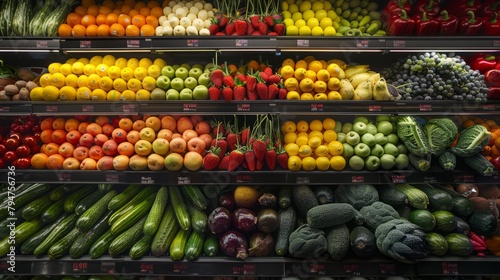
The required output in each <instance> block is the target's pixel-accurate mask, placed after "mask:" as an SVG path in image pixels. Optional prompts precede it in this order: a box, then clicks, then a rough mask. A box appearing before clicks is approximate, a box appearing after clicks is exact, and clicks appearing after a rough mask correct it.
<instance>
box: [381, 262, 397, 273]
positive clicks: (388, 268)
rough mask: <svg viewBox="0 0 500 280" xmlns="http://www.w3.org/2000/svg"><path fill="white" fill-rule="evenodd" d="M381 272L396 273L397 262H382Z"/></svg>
mask: <svg viewBox="0 0 500 280" xmlns="http://www.w3.org/2000/svg"><path fill="white" fill-rule="evenodd" d="M380 274H384V275H396V264H394V263H381V264H380Z"/></svg>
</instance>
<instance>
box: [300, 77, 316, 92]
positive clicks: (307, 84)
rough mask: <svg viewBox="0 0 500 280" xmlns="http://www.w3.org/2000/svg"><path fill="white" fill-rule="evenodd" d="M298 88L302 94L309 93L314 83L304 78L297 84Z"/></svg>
mask: <svg viewBox="0 0 500 280" xmlns="http://www.w3.org/2000/svg"><path fill="white" fill-rule="evenodd" d="M299 88H300V90H301V91H302V92H311V91H312V90H313V89H314V81H313V80H312V79H310V78H304V79H302V80H301V81H300V82H299Z"/></svg>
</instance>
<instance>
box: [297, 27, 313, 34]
mask: <svg viewBox="0 0 500 280" xmlns="http://www.w3.org/2000/svg"><path fill="white" fill-rule="evenodd" d="M299 35H300V36H311V28H310V27H309V26H307V25H304V26H302V27H300V28H299Z"/></svg>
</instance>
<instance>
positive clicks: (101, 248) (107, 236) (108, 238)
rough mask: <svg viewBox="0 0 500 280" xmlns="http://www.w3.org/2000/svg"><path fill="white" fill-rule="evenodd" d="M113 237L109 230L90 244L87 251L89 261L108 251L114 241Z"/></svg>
mask: <svg viewBox="0 0 500 280" xmlns="http://www.w3.org/2000/svg"><path fill="white" fill-rule="evenodd" d="M115 237H116V236H115V235H113V234H111V229H108V230H107V231H106V232H105V233H104V234H103V235H101V236H100V237H99V239H97V241H96V242H95V243H94V244H92V246H91V247H90V250H89V255H90V258H91V259H97V258H99V257H101V256H102V255H104V254H105V253H106V252H107V251H108V249H109V245H110V244H111V242H113V240H114V239H115Z"/></svg>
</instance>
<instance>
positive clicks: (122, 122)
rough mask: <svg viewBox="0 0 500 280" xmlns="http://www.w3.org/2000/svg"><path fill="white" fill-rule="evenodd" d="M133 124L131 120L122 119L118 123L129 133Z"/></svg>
mask: <svg viewBox="0 0 500 280" xmlns="http://www.w3.org/2000/svg"><path fill="white" fill-rule="evenodd" d="M133 124H134V122H133V121H132V120H131V119H130V118H122V119H120V121H118V126H119V127H120V128H121V129H123V130H125V131H127V132H128V131H131V130H132V126H133Z"/></svg>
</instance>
